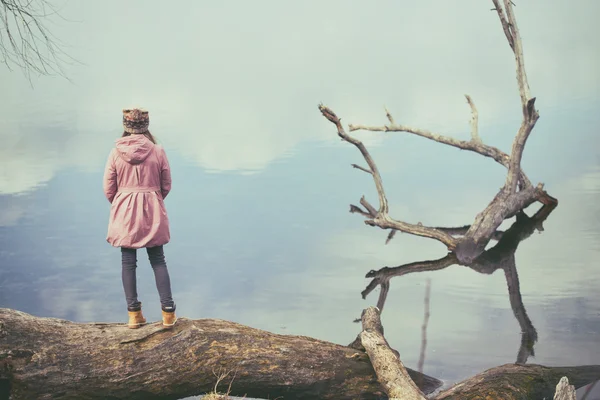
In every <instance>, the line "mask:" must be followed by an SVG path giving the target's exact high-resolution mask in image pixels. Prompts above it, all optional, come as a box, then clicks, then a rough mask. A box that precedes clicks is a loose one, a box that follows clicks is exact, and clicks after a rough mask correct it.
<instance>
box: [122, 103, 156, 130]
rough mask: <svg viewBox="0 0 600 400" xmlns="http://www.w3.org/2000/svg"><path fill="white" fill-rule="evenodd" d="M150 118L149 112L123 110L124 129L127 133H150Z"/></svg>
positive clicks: (130, 109)
mask: <svg viewBox="0 0 600 400" xmlns="http://www.w3.org/2000/svg"><path fill="white" fill-rule="evenodd" d="M148 125H150V116H149V115H148V111H146V110H142V109H139V108H125V109H123V127H124V128H125V132H129V133H144V132H147V131H148Z"/></svg>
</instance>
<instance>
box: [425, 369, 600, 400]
mask: <svg viewBox="0 0 600 400" xmlns="http://www.w3.org/2000/svg"><path fill="white" fill-rule="evenodd" d="M599 374H600V365H586V366H578V367H553V368H550V367H544V366H542V365H535V364H530V365H513V364H507V365H502V366H500V367H495V368H492V369H489V370H487V371H485V372H483V373H481V374H479V375H476V376H474V377H472V378H469V379H467V380H466V381H463V382H461V383H459V384H457V385H455V386H453V387H452V388H450V389H448V390H445V391H443V392H442V393H440V394H439V395H437V396H436V397H435V400H480V399H494V400H529V399H540V400H541V399H544V398H546V399H552V398H553V396H554V393H555V390H556V386H557V383H558V382H559V381H560V380H561V378H562V377H563V376H566V377H567V378H568V379H569V382H570V383H571V384H572V385H573V386H574V387H581V386H584V385H586V384H588V383H590V382H592V381H594V380H595V379H598V376H599Z"/></svg>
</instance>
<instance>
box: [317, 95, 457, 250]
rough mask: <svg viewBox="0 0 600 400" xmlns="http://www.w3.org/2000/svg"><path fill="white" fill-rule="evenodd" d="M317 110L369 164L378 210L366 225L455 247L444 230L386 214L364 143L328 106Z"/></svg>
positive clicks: (378, 179) (378, 180)
mask: <svg viewBox="0 0 600 400" xmlns="http://www.w3.org/2000/svg"><path fill="white" fill-rule="evenodd" d="M319 111H321V113H322V114H323V116H324V117H325V118H327V119H328V120H329V121H330V122H332V123H333V124H334V125H335V126H336V128H337V132H338V136H339V137H340V138H342V139H343V140H345V141H346V142H348V143H351V144H353V145H354V146H356V147H357V148H358V150H359V151H360V152H361V154H362V155H363V157H364V159H365V161H366V162H367V164H368V165H369V169H370V171H371V175H372V176H373V181H374V183H375V188H376V189H377V194H378V196H379V210H377V211H376V217H375V218H373V219H370V220H366V221H365V223H366V224H367V225H371V226H377V227H379V228H381V229H395V230H399V231H402V232H408V233H412V234H413V235H417V236H423V237H429V238H432V239H436V240H438V241H440V242H442V243H443V244H445V245H446V247H448V248H450V249H453V248H455V247H456V244H457V241H456V239H454V238H453V237H452V236H451V235H448V234H447V233H445V232H442V231H438V230H435V229H431V228H427V227H424V226H422V225H414V224H409V223H406V222H402V221H397V220H394V219H392V218H390V216H389V215H388V209H389V208H388V202H387V198H386V196H385V191H384V188H383V182H382V179H381V175H380V174H379V170H378V168H377V165H376V164H375V161H374V160H373V158H372V157H371V155H370V154H369V151H368V150H367V148H366V147H365V145H364V144H363V143H362V142H361V141H360V140H358V139H356V138H353V137H352V136H350V135H348V134H347V133H346V131H345V130H344V128H343V126H342V123H341V121H340V119H339V118H338V116H337V115H335V113H334V112H333V111H332V110H331V109H329V108H328V107H326V106H324V105H322V104H319ZM360 202H361V204H362V205H363V206H364V207H365V208H367V210H369V212H370V214H372V211H375V209H374V207H372V206H371V205H370V204H369V203H368V202H367V201H366V200H365V198H364V196H363V198H362V199H361V201H360ZM352 210H355V209H354V208H351V211H352ZM355 211H356V210H355Z"/></svg>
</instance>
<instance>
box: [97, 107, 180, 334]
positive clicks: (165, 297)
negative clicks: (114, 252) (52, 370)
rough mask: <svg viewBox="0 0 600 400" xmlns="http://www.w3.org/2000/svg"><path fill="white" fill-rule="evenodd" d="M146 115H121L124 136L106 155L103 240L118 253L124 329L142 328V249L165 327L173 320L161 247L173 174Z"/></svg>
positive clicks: (165, 236) (165, 238) (166, 228)
mask: <svg viewBox="0 0 600 400" xmlns="http://www.w3.org/2000/svg"><path fill="white" fill-rule="evenodd" d="M149 124H150V118H149V116H148V111H144V110H140V109H137V108H135V109H124V110H123V127H124V130H125V131H124V132H123V136H122V137H121V138H119V139H118V140H116V146H115V148H113V149H112V150H111V152H110V154H109V156H108V161H107V163H106V168H105V171H104V182H103V187H104V195H105V196H106V198H107V199H108V201H109V202H110V203H111V207H110V219H109V222H108V235H107V238H106V241H107V242H108V243H110V244H111V245H113V246H114V247H120V248H121V260H122V279H123V289H124V290H125V299H126V301H127V311H128V313H129V322H128V327H129V328H132V329H135V328H139V327H140V326H141V325H143V324H145V323H146V319H145V318H144V316H143V315H142V303H140V302H139V301H138V298H137V289H136V286H137V281H136V274H135V271H136V268H137V264H136V263H137V258H136V255H137V254H136V252H137V249H139V248H146V251H147V253H148V258H149V260H150V264H151V265H152V269H153V270H154V278H155V280H156V288H157V289H158V293H159V295H160V304H161V308H162V319H163V325H164V326H165V327H169V328H170V327H172V326H173V325H175V321H176V320H177V318H176V316H175V303H174V302H173V298H172V296H171V281H170V278H169V271H168V270H167V264H166V263H165V256H164V253H163V245H164V244H167V243H168V242H169V240H170V232H169V219H168V217H167V210H166V208H165V204H164V202H163V200H164V199H165V197H167V194H169V191H170V190H171V170H170V167H169V161H168V160H167V155H166V153H165V150H164V149H163V147H162V146H160V145H157V144H156V140H155V139H154V137H153V136H152V134H151V133H150V132H149V131H148V126H149Z"/></svg>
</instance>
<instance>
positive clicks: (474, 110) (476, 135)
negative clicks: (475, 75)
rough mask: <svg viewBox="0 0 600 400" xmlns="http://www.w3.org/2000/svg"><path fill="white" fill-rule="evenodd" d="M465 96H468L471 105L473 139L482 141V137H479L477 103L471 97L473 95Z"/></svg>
mask: <svg viewBox="0 0 600 400" xmlns="http://www.w3.org/2000/svg"><path fill="white" fill-rule="evenodd" d="M465 97H466V98H467V103H469V106H470V107H471V114H472V118H471V139H472V140H473V141H475V142H479V143H481V139H480V138H479V128H478V125H479V113H478V112H477V107H475V103H474V102H473V99H471V96H469V95H468V94H465Z"/></svg>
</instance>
